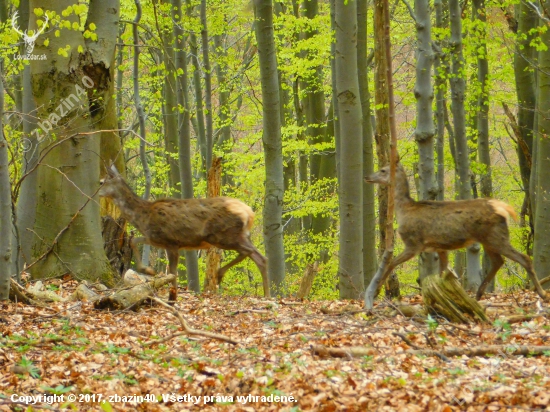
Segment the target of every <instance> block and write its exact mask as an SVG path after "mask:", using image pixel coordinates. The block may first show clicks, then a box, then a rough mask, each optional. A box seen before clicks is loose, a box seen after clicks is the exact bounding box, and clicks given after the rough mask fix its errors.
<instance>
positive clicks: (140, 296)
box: [94, 275, 176, 310]
mask: <svg viewBox="0 0 550 412" xmlns="http://www.w3.org/2000/svg"><path fill="white" fill-rule="evenodd" d="M175 277H176V275H168V276H163V277H157V278H154V279H153V280H152V281H150V282H147V283H143V284H140V285H136V286H134V287H131V288H126V289H123V290H120V291H118V292H116V293H114V294H112V295H110V296H106V297H103V298H101V299H99V300H97V301H95V302H94V307H95V308H96V309H108V310H124V309H128V308H130V307H133V308H134V309H135V308H137V306H138V305H139V303H140V302H142V301H143V300H145V299H147V298H150V297H152V296H153V295H154V294H155V293H156V291H157V290H158V289H159V288H161V287H162V286H164V285H166V284H168V283H170V282H172V281H173V280H174V279H175Z"/></svg>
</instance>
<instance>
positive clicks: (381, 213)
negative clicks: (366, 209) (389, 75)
mask: <svg viewBox="0 0 550 412" xmlns="http://www.w3.org/2000/svg"><path fill="white" fill-rule="evenodd" d="M384 1H386V0H375V1H374V104H375V115H376V123H375V126H376V130H375V132H374V139H375V141H376V156H377V157H378V164H379V165H380V166H384V165H387V164H388V163H389V159H390V122H389V109H388V108H389V102H388V85H387V80H386V72H387V63H386V46H385V42H384V7H383V3H384ZM387 215H388V188H387V187H386V186H380V187H378V230H379V236H380V238H379V241H378V245H379V246H378V255H379V256H380V255H381V254H382V251H383V250H384V248H385V245H386V225H387Z"/></svg>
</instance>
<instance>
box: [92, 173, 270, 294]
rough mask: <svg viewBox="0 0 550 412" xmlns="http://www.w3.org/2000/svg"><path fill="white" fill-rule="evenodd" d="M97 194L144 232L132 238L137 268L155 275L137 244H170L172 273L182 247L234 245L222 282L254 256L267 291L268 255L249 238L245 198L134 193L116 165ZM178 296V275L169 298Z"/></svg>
mask: <svg viewBox="0 0 550 412" xmlns="http://www.w3.org/2000/svg"><path fill="white" fill-rule="evenodd" d="M99 195H100V196H102V197H107V198H111V199H113V202H114V204H115V205H117V206H118V208H119V209H120V211H121V212H122V216H123V217H124V218H125V219H127V220H128V221H129V222H131V223H132V224H133V225H134V226H135V227H136V228H137V229H138V230H139V231H140V232H141V233H142V234H143V237H138V238H134V239H132V243H131V246H132V250H133V252H134V259H135V261H136V266H137V270H138V271H139V272H142V273H146V274H148V275H155V272H154V270H153V269H152V268H150V267H146V266H144V265H143V264H142V262H141V258H140V254H139V250H138V248H137V245H138V244H140V243H147V244H149V245H152V246H155V247H158V248H163V249H166V253H167V255H168V266H169V271H170V273H171V274H177V266H178V259H179V253H178V251H179V250H180V249H191V250H192V249H208V248H209V247H211V246H215V247H217V248H219V249H225V250H235V251H237V252H238V253H239V254H238V256H237V257H236V258H235V259H233V260H232V261H231V262H229V263H228V264H227V265H225V266H223V267H222V268H220V269H219V270H218V284H219V283H221V281H222V279H223V276H224V274H225V272H226V271H227V270H228V269H229V268H230V267H232V266H234V265H236V264H237V263H239V262H241V261H242V260H244V259H245V258H246V257H250V258H251V259H252V260H253V261H254V263H256V266H258V269H260V272H261V273H262V280H263V287H264V295H265V296H266V297H269V283H268V279H267V259H266V258H265V257H264V256H263V255H262V254H261V253H260V252H259V251H258V249H256V247H254V245H253V244H252V242H251V241H250V229H251V228H252V223H253V222H254V212H253V211H252V209H251V208H250V207H249V206H247V205H245V204H244V203H243V202H241V201H239V200H237V199H232V198H230V197H212V198H205V199H160V200H156V201H154V202H150V201H148V200H145V199H142V198H140V197H139V196H138V195H136V194H135V193H134V192H133V191H132V189H130V187H129V186H128V184H127V183H126V182H125V181H124V179H123V178H122V176H121V175H120V174H119V173H118V171H117V170H116V168H115V167H114V166H111V168H110V169H107V176H106V177H105V178H104V179H102V180H101V187H100V189H99ZM176 298H177V280H174V283H173V287H172V288H171V290H170V300H172V301H175V300H176Z"/></svg>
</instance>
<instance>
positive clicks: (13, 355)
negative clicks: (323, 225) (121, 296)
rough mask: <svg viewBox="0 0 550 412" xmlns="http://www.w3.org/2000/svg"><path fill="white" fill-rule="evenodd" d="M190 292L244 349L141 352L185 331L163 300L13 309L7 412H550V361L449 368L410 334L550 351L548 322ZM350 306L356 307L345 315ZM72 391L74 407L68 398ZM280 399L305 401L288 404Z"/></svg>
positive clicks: (460, 361)
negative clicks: (461, 320)
mask: <svg viewBox="0 0 550 412" xmlns="http://www.w3.org/2000/svg"><path fill="white" fill-rule="evenodd" d="M67 293H68V292H67ZM180 295H181V298H180V300H178V303H177V305H176V308H177V310H179V311H180V312H181V314H182V315H183V316H184V317H185V319H186V321H187V322H188V323H189V325H190V326H191V327H193V328H195V329H202V330H208V331H211V332H215V333H220V334H224V335H226V336H228V337H230V338H231V339H234V340H236V341H238V342H239V344H237V345H231V344H229V343H225V342H220V341H217V340H211V339H206V338H199V337H191V336H179V337H175V338H174V339H171V340H169V341H167V342H164V343H162V344H152V345H149V346H143V345H142V344H143V343H144V342H146V341H150V340H151V339H155V338H157V339H161V338H164V337H167V336H170V335H172V334H174V333H176V332H178V331H179V330H180V324H179V322H178V320H177V319H176V318H175V317H174V316H173V315H172V314H171V313H169V312H167V311H166V310H165V309H163V308H162V307H160V306H158V305H157V306H152V307H151V306H149V307H142V309H141V310H140V311H139V312H137V313H135V312H105V311H98V310H94V309H93V307H92V305H91V304H90V303H87V302H82V303H76V304H75V303H74V302H72V303H53V304H51V305H49V306H48V307H46V308H40V307H32V306H25V305H22V304H14V303H4V304H3V305H2V310H1V312H0V394H1V395H0V410H5V411H8V410H16V408H17V407H19V408H20V409H19V410H25V406H24V405H22V404H21V403H19V404H17V403H14V402H13V400H16V401H19V402H22V401H21V399H22V398H19V396H38V395H40V394H43V395H54V394H57V395H58V396H61V395H63V402H54V403H47V402H39V403H37V404H36V405H34V406H33V407H32V408H33V409H28V410H39V409H40V408H47V409H48V408H49V409H53V410H63V409H67V410H71V409H72V410H83V411H86V410H105V411H110V410H113V411H123V410H138V411H169V410H170V411H171V410H193V409H196V410H198V409H204V408H205V407H206V408H207V409H210V410H223V411H258V410H262V411H276V410H287V411H290V410H294V411H298V410H316V411H327V412H329V411H340V410H346V411H366V410H368V411H394V410H399V411H444V412H450V411H458V410H465V411H478V410H479V411H481V410H488V411H491V410H495V411H497V410H508V411H513V410H526V409H527V410H550V353H548V354H543V355H542V356H536V357H535V356H527V357H524V356H513V355H508V354H507V353H506V351H504V352H503V353H502V354H500V355H496V356H487V357H471V358H470V357H466V356H462V357H454V358H449V359H448V361H445V360H444V359H440V358H438V357H426V356H414V355H411V354H409V353H407V351H408V350H410V349H413V348H412V347H411V346H409V344H408V343H406V342H405V340H404V339H403V338H402V337H406V340H408V342H409V343H410V344H412V345H414V347H415V349H416V348H420V349H433V350H435V351H437V350H442V349H445V348H449V347H470V346H471V347H476V346H480V345H538V346H541V345H546V346H547V345H550V321H549V319H548V317H547V316H540V317H536V318H534V319H532V320H530V321H529V322H517V323H513V324H508V323H506V322H503V321H496V322H495V323H494V324H493V325H472V326H470V327H465V326H463V325H452V324H448V323H446V322H444V321H442V320H439V323H438V324H436V323H435V322H426V319H421V318H418V319H413V320H411V319H408V318H405V317H403V316H400V315H399V314H398V313H397V311H395V310H393V309H392V305H391V304H390V303H387V302H381V303H379V304H378V306H377V307H376V310H375V311H374V314H372V315H366V314H365V313H358V311H357V309H360V308H361V302H355V303H356V305H355V306H354V307H353V306H352V307H351V308H350V306H349V305H350V303H349V302H307V301H306V302H293V301H291V300H285V299H283V300H265V299H261V298H255V297H227V296H212V295H201V296H196V295H193V294H190V293H180ZM419 299H420V298H419V297H411V298H408V299H404V300H405V301H406V303H409V304H411V303H412V304H415V303H419ZM537 301H538V298H537V296H536V295H535V294H534V293H531V292H522V293H515V294H514V295H506V296H491V297H489V298H487V299H486V300H485V302H488V303H490V305H491V308H490V309H489V313H490V317H491V318H492V319H494V318H495V317H499V316H504V315H506V316H509V315H519V314H522V313H536V312H537V310H539V311H540V310H541V306H540V303H539V304H538V306H537ZM352 303H353V302H352ZM542 305H543V309H546V308H547V307H546V306H545V305H546V304H544V303H543V304H542ZM344 308H345V309H347V310H349V312H345V313H340V312H341V310H342V309H344ZM394 332H397V334H394ZM399 335H401V336H399ZM315 345H324V346H326V347H333V348H344V347H352V346H353V347H358V346H359V347H363V348H365V351H366V352H365V356H362V357H360V358H345V357H344V358H332V357H327V358H322V357H319V356H316V355H314V354H313V352H312V350H311V348H312V347H313V346H315ZM14 395H17V397H15V398H14V397H13V396H14ZM69 395H74V396H76V400H75V401H73V402H70V401H68V398H67V397H68V396H69ZM134 395H135V396H141V397H143V401H142V399H141V398H134V397H133V396H134ZM162 395H164V398H163V396H162ZM249 395H250V397H249ZM94 396H95V398H94ZM100 396H101V399H99V397H100ZM124 396H125V397H126V398H123V397H124ZM178 396H179V397H180V398H179V401H178V399H177V397H178ZM238 396H240V397H243V398H237V397H238ZM262 396H263V397H264V398H263V401H262V398H261V397H262ZM270 396H271V397H270ZM277 396H279V397H287V400H288V397H289V396H292V397H293V398H294V400H295V402H292V401H287V402H277V401H276V400H277V399H281V398H276V397H277ZM171 397H172V399H170V398H171ZM191 397H193V398H191ZM206 397H209V398H206ZM244 397H248V398H244ZM253 397H257V398H253ZM43 399H44V398H43ZM49 399H53V398H49ZM245 399H246V400H247V401H246V402H245ZM98 400H100V402H98ZM103 401H107V402H103ZM195 402H196V403H195ZM205 402H206V405H205Z"/></svg>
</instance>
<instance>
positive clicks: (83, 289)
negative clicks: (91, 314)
mask: <svg viewBox="0 0 550 412" xmlns="http://www.w3.org/2000/svg"><path fill="white" fill-rule="evenodd" d="M100 297H101V296H100V295H98V294H97V293H95V292H94V291H93V290H91V289H90V288H88V286H86V284H85V283H81V284H80V285H78V287H77V288H76V289H75V291H74V292H73V293H72V294H71V296H69V299H68V300H69V301H81V300H88V301H91V302H92V301H94V300H97V299H99V298H100Z"/></svg>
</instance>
